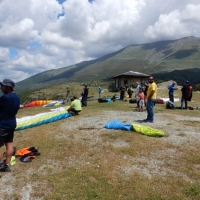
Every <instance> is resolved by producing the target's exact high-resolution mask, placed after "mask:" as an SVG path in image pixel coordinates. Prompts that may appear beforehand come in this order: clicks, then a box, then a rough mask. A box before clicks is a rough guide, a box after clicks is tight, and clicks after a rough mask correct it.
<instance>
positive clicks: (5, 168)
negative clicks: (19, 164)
mask: <svg viewBox="0 0 200 200" xmlns="http://www.w3.org/2000/svg"><path fill="white" fill-rule="evenodd" d="M0 172H11V169H10V167H9V166H8V165H6V164H5V163H4V164H3V165H1V167H0Z"/></svg>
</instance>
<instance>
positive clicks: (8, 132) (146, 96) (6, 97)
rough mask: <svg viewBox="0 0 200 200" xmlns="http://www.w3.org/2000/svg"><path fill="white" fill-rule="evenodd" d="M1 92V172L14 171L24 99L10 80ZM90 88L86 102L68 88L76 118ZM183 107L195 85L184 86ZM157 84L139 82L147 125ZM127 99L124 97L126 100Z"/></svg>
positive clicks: (151, 117) (139, 100) (171, 96)
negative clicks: (18, 119) (19, 114)
mask: <svg viewBox="0 0 200 200" xmlns="http://www.w3.org/2000/svg"><path fill="white" fill-rule="evenodd" d="M175 85H176V82H173V83H172V84H170V85H169V86H168V89H169V100H170V101H172V102H174V91H175V90H177V87H175ZM0 86H1V90H2V92H3V95H2V96H1V97H0V172H10V171H11V168H10V166H9V165H10V161H11V157H12V155H13V151H14V147H13V138H14V131H15V128H16V125H17V124H16V114H17V112H18V109H19V108H20V99H19V97H18V96H17V95H16V94H15V92H14V86H15V83H14V82H13V81H12V80H10V79H4V80H3V81H2V82H0ZM88 90H89V89H88V87H87V85H84V88H83V90H82V92H81V96H82V100H81V101H80V100H79V99H77V97H76V96H73V98H72V99H70V89H69V87H67V93H66V99H67V102H71V105H70V107H69V108H68V109H67V111H68V112H70V113H72V115H78V113H79V112H80V111H81V110H82V107H83V106H87V97H88ZM125 91H127V85H124V86H123V87H121V88H120V99H121V100H123V98H124V95H125ZM181 91H182V97H181V108H183V103H185V108H186V109H187V101H190V100H191V98H192V86H191V85H190V84H189V82H188V81H185V83H184V86H183V87H182V89H181ZM101 92H102V90H101V88H99V89H98V93H99V96H100V94H101ZM129 92H130V94H129V97H132V93H133V88H132V87H131V90H130V91H129ZM156 95H157V85H156V83H155V82H154V78H153V76H150V77H149V80H148V81H146V82H145V87H144V88H142V87H141V86H140V85H139V83H138V82H136V89H135V96H136V100H137V105H138V110H139V111H143V107H144V106H146V110H147V118H146V119H144V120H143V121H144V122H150V123H153V122H154V105H155V102H156ZM122 96H123V97H122ZM4 145H5V146H6V159H5V160H2V159H3V154H2V150H1V147H2V146H4Z"/></svg>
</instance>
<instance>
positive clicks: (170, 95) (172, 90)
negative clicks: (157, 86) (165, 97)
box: [168, 81, 177, 102]
mask: <svg viewBox="0 0 200 200" xmlns="http://www.w3.org/2000/svg"><path fill="white" fill-rule="evenodd" d="M175 85H176V82H175V81H173V83H172V84H170V85H169V86H168V89H169V100H170V101H171V102H174V90H177V88H175V87H174V86H175Z"/></svg>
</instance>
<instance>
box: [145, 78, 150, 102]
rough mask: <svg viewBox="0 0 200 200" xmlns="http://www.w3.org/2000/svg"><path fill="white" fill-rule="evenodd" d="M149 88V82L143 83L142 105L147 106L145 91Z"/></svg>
mask: <svg viewBox="0 0 200 200" xmlns="http://www.w3.org/2000/svg"><path fill="white" fill-rule="evenodd" d="M148 88H149V82H148V81H145V83H144V104H145V106H147V90H148Z"/></svg>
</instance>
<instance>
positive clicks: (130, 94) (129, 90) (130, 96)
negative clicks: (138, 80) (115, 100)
mask: <svg viewBox="0 0 200 200" xmlns="http://www.w3.org/2000/svg"><path fill="white" fill-rule="evenodd" d="M127 93H128V96H129V98H130V99H131V98H132V94H133V87H132V85H131V86H130V87H129V88H128V91H127Z"/></svg>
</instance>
